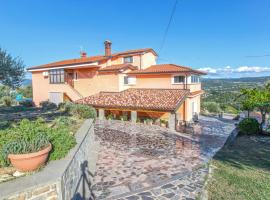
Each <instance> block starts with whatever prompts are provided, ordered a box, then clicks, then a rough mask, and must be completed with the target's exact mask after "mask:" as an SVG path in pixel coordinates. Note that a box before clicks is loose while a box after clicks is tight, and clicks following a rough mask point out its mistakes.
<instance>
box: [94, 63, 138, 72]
mask: <svg viewBox="0 0 270 200" xmlns="http://www.w3.org/2000/svg"><path fill="white" fill-rule="evenodd" d="M127 68H130V69H133V70H135V69H137V67H135V66H133V65H131V64H119V65H111V66H108V67H104V68H101V69H99V70H98V71H119V70H121V69H127Z"/></svg>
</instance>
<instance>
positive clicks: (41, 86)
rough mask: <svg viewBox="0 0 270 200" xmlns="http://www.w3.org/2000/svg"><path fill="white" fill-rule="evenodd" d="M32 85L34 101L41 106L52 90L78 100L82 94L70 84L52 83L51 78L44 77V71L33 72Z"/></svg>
mask: <svg viewBox="0 0 270 200" xmlns="http://www.w3.org/2000/svg"><path fill="white" fill-rule="evenodd" d="M32 85H33V101H34V103H35V105H36V106H39V104H40V102H41V101H47V100H49V93H50V92H59V93H63V96H64V94H65V95H68V97H69V98H70V99H71V100H73V101H75V100H78V99H79V98H81V97H80V95H79V94H78V93H77V91H76V90H74V89H73V88H72V87H71V86H69V85H68V84H50V83H49V78H48V77H44V76H43V74H42V72H32Z"/></svg>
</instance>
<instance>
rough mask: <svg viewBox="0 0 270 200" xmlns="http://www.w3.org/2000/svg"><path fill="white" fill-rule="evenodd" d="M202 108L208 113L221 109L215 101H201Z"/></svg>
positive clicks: (217, 111)
mask: <svg viewBox="0 0 270 200" xmlns="http://www.w3.org/2000/svg"><path fill="white" fill-rule="evenodd" d="M202 108H203V109H205V110H207V111H208V112H210V113H219V112H220V111H221V108H220V106H219V104H218V103H216V102H203V104H202Z"/></svg>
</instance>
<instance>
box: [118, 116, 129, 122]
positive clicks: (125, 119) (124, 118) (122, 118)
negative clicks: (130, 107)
mask: <svg viewBox="0 0 270 200" xmlns="http://www.w3.org/2000/svg"><path fill="white" fill-rule="evenodd" d="M120 120H121V121H127V120H128V116H127V115H122V116H120Z"/></svg>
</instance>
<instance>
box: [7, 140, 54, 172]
mask: <svg viewBox="0 0 270 200" xmlns="http://www.w3.org/2000/svg"><path fill="white" fill-rule="evenodd" d="M51 149H52V145H51V144H49V146H48V147H46V148H45V149H43V150H41V151H38V152H34V153H27V154H9V155H8V158H9V160H10V162H11V164H12V165H13V166H14V167H15V168H16V169H17V170H18V171H20V172H29V171H34V170H36V169H38V168H39V167H41V166H42V165H44V163H45V162H46V160H47V158H48V155H49V152H50V151H51Z"/></svg>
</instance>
